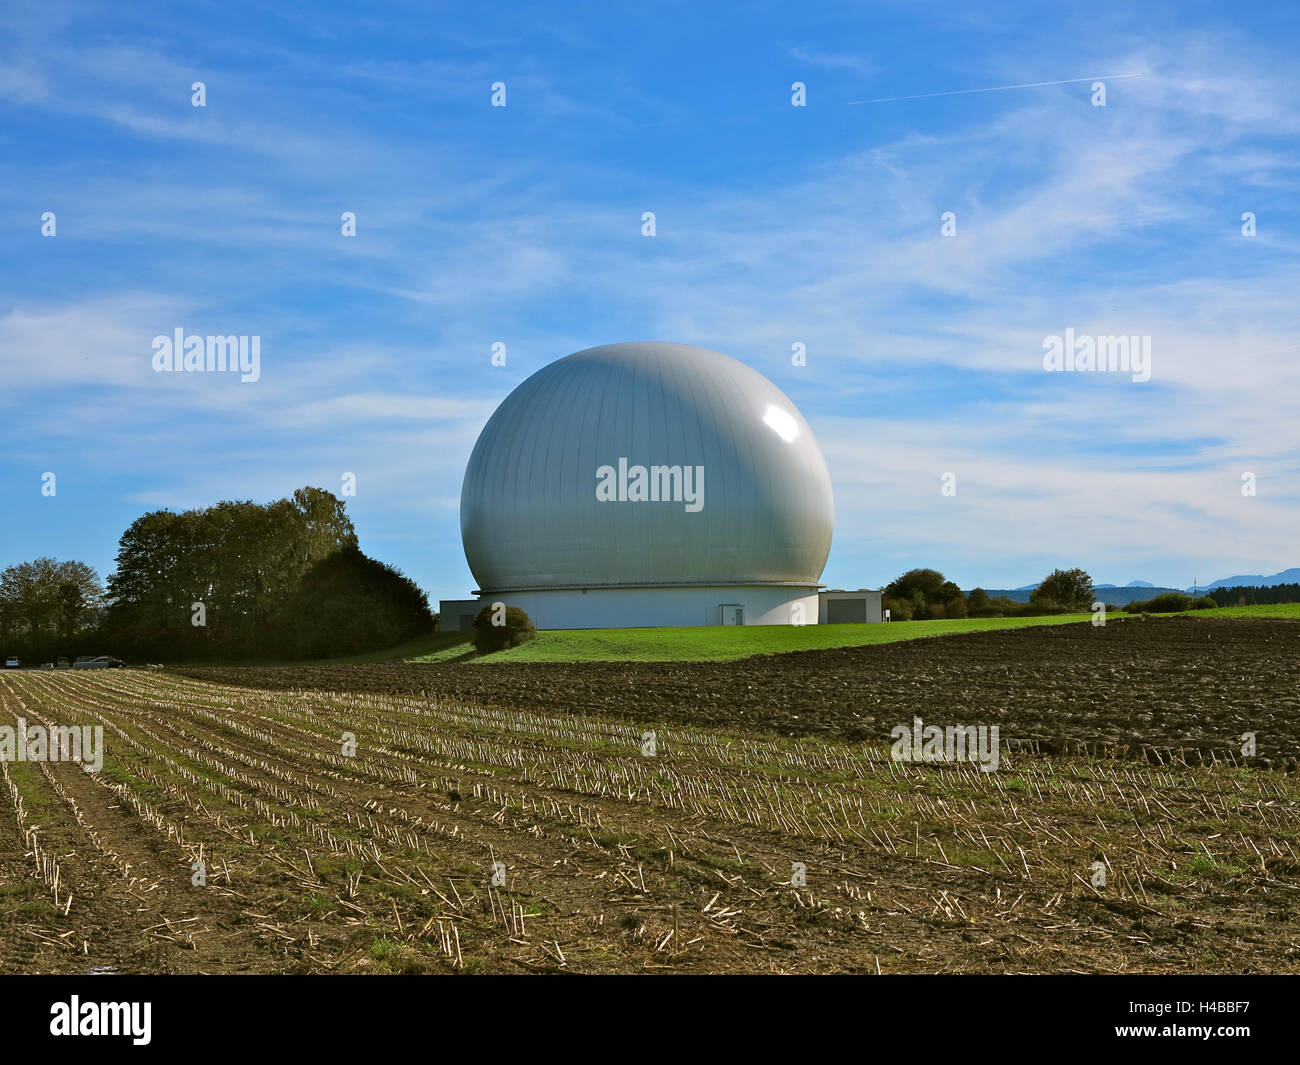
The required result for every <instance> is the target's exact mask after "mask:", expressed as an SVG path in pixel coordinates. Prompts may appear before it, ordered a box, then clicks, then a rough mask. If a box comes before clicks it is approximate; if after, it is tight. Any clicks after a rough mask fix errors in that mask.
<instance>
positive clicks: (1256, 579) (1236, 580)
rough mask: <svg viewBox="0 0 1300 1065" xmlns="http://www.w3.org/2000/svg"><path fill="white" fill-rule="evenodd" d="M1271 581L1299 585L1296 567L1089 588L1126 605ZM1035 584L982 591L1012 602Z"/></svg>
mask: <svg viewBox="0 0 1300 1065" xmlns="http://www.w3.org/2000/svg"><path fill="white" fill-rule="evenodd" d="M1275 584H1300V568H1292V569H1284V570H1282V572H1281V573H1274V574H1273V575H1272V576H1271V577H1265V576H1263V575H1261V574H1242V575H1239V576H1236V577H1224V578H1223V579H1222V580H1218V581H1212V582H1211V583H1210V584H1198V585H1196V587H1195V588H1194V589H1193V588H1162V587H1160V586H1159V585H1156V584H1152V583H1151V582H1150V581H1129V582H1128V584H1125V585H1123V586H1122V587H1121V586H1120V585H1118V584H1097V585H1094V586H1093V587H1094V589H1095V590H1096V593H1097V600H1098V602H1102V603H1105V604H1106V605H1107V606H1127V605H1128V604H1129V603H1131V602H1133V601H1134V600H1137V599H1151V598H1153V597H1155V596H1157V595H1163V594H1164V593H1165V592H1185V593H1187V594H1189V595H1190V594H1191V593H1192V592H1193V591H1195V592H1197V593H1198V594H1203V593H1205V592H1208V591H1210V590H1211V589H1214V588H1239V587H1240V588H1271V587H1272V586H1273V585H1275ZM1037 587H1038V585H1037V584H1026V585H1024V586H1023V587H1020V588H986V589H985V591H987V592H988V593H989V596H990V598H993V599H997V598H998V597H999V596H1003V595H1005V596H1006V597H1007V598H1008V599H1010V600H1011V601H1012V602H1014V603H1027V602H1029V594H1030V592H1032V591H1033V590H1034V589H1035V588H1037ZM967 594H969V592H968V593H967Z"/></svg>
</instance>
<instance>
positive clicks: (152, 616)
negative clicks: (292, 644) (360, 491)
mask: <svg viewBox="0 0 1300 1065" xmlns="http://www.w3.org/2000/svg"><path fill="white" fill-rule="evenodd" d="M356 546H357V536H356V530H355V529H354V528H353V526H352V522H351V520H350V519H349V518H348V516H347V512H346V509H345V505H344V503H343V502H342V500H339V499H336V498H335V497H334V496H332V495H331V494H330V493H329V492H326V491H324V490H322V489H320V488H299V489H298V490H297V491H295V492H294V493H293V497H292V498H291V499H281V500H277V501H276V502H274V503H269V504H266V505H260V504H257V503H253V502H249V501H230V500H225V501H222V502H220V503H217V504H215V505H213V506H210V507H203V508H200V509H196V510H187V511H183V512H181V513H173V512H171V511H166V510H162V511H154V512H152V513H149V514H144V515H142V516H141V517H139V518H137V519H136V520H135V521H134V522H132V524H131V527H130V528H129V529H127V530H126V532H125V533H123V535H122V540H121V542H120V544H119V545H118V553H117V569H116V570H115V571H114V573H113V575H112V576H111V577H110V578H109V599H110V606H109V610H108V614H107V617H106V619H105V624H104V632H105V635H106V636H108V637H109V638H110V642H112V643H113V644H114V646H115V648H118V649H120V650H122V651H126V650H131V651H142V652H148V653H150V654H156V655H159V656H164V655H167V654H171V655H172V656H179V655H182V654H184V655H191V654H193V655H197V656H204V655H208V654H212V653H216V652H218V651H230V652H234V651H237V650H239V649H243V650H244V651H246V652H249V653H256V652H258V651H260V650H264V649H265V648H264V637H265V635H266V633H267V631H268V628H269V626H270V623H271V619H272V617H273V616H274V614H275V613H276V611H278V610H279V609H280V607H281V605H282V604H283V603H284V601H285V600H286V599H287V598H288V597H289V596H290V595H292V594H293V592H294V590H295V589H296V588H297V587H298V585H299V582H301V581H302V579H303V577H304V576H305V575H306V574H307V573H308V571H309V570H310V569H311V568H312V566H314V565H315V564H316V563H318V562H321V561H322V560H324V559H326V558H329V557H330V556H331V555H332V554H334V553H335V552H338V551H342V550H346V549H356ZM194 603H202V604H203V611H204V624H203V625H202V626H195V625H193V624H191V621H192V611H193V604H194Z"/></svg>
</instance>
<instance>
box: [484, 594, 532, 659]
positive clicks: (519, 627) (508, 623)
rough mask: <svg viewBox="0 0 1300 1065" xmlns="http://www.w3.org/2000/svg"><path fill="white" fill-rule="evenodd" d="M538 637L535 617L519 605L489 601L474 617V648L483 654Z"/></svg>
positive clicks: (515, 645)
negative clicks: (506, 604)
mask: <svg viewBox="0 0 1300 1065" xmlns="http://www.w3.org/2000/svg"><path fill="white" fill-rule="evenodd" d="M503 608H504V609H503ZM536 638H537V629H536V627H535V626H534V625H533V619H532V618H530V617H529V616H528V615H527V614H526V613H524V611H523V610H521V609H520V608H519V607H517V606H505V604H504V603H488V604H486V605H485V606H484V607H483V609H482V610H480V611H479V612H478V617H476V618H475V619H474V650H476V651H477V652H478V653H479V654H481V655H489V654H491V653H492V652H493V651H505V650H507V649H508V648H511V647H518V646H519V645H520V644H521V643H527V642H528V641H529V640H534V639H536Z"/></svg>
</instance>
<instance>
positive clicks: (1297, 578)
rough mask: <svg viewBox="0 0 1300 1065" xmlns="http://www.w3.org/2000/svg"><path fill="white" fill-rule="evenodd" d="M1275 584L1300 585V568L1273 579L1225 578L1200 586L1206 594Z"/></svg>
mask: <svg viewBox="0 0 1300 1065" xmlns="http://www.w3.org/2000/svg"><path fill="white" fill-rule="evenodd" d="M1275 584H1300V568H1296V567H1292V568H1291V569H1284V570H1283V571H1282V572H1281V573H1275V574H1273V576H1271V577H1264V576H1261V575H1260V574H1258V573H1256V574H1251V575H1249V576H1240V575H1239V576H1236V577H1224V578H1223V580H1221V581H1215V582H1214V583H1213V584H1202V585H1200V590H1201V591H1202V592H1206V591H1211V590H1213V589H1215V588H1271V587H1272V586H1273V585H1275ZM1186 591H1189V592H1190V591H1191V589H1190V588H1188V589H1186Z"/></svg>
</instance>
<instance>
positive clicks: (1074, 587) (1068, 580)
mask: <svg viewBox="0 0 1300 1065" xmlns="http://www.w3.org/2000/svg"><path fill="white" fill-rule="evenodd" d="M1092 591H1093V589H1092V578H1091V577H1090V576H1088V571H1087V570H1083V569H1078V568H1076V569H1054V570H1052V572H1051V573H1049V574H1048V575H1047V576H1046V577H1044V578H1043V583H1042V584H1040V585H1039V586H1038V587H1037V588H1035V589H1034V590H1033V592H1031V593H1030V596H1029V601H1030V602H1031V603H1055V604H1057V605H1058V606H1063V607H1066V608H1068V609H1070V610H1089V609H1091V607H1092Z"/></svg>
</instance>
